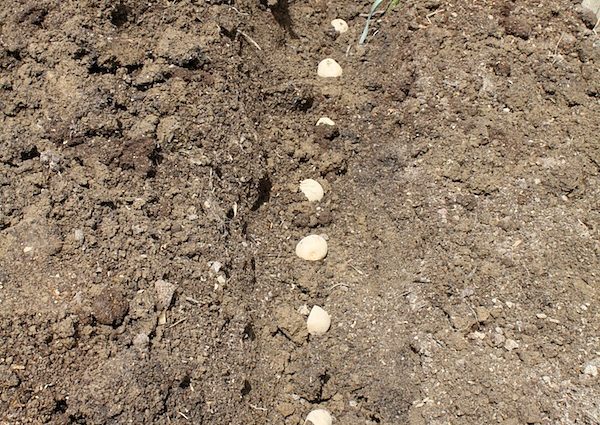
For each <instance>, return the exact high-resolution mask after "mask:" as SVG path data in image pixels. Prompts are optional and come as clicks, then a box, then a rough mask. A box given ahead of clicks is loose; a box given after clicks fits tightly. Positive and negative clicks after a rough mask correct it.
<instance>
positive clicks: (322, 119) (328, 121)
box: [317, 117, 335, 126]
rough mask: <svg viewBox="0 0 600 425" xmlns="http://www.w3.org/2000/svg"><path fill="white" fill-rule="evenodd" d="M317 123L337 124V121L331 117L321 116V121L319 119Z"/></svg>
mask: <svg viewBox="0 0 600 425" xmlns="http://www.w3.org/2000/svg"><path fill="white" fill-rule="evenodd" d="M317 125H332V126H333V125H335V122H333V120H332V119H331V118H328V117H321V118H319V121H317Z"/></svg>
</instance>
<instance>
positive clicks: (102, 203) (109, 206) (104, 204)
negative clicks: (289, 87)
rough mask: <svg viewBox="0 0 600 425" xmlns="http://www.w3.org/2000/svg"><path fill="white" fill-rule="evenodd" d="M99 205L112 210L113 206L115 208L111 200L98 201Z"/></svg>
mask: <svg viewBox="0 0 600 425" xmlns="http://www.w3.org/2000/svg"><path fill="white" fill-rule="evenodd" d="M100 206H101V207H108V208H110V209H111V210H114V209H115V208H117V206H116V205H115V203H114V202H113V201H102V202H100Z"/></svg>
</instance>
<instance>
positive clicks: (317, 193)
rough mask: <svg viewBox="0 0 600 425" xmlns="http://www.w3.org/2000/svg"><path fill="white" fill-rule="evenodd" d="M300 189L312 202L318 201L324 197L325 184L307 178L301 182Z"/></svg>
mask: <svg viewBox="0 0 600 425" xmlns="http://www.w3.org/2000/svg"><path fill="white" fill-rule="evenodd" d="M300 191H301V192H302V193H304V196H306V199H308V200H309V201H310V202H318V201H320V200H321V199H323V196H324V195H325V192H324V191H323V186H321V184H320V183H319V182H318V181H316V180H313V179H306V180H302V181H301V182H300Z"/></svg>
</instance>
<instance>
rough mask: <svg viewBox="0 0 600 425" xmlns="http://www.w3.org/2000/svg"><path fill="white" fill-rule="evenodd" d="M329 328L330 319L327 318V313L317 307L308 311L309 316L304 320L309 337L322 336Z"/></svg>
mask: <svg viewBox="0 0 600 425" xmlns="http://www.w3.org/2000/svg"><path fill="white" fill-rule="evenodd" d="M330 326H331V317H330V316H329V313H327V312H326V311H325V310H323V309H322V308H321V307H319V306H318V305H315V306H314V307H313V308H312V309H311V310H310V314H309V315H308V319H307V320H306V327H307V329H308V333H309V334H311V335H323V334H325V333H326V332H327V331H328V330H329V327H330Z"/></svg>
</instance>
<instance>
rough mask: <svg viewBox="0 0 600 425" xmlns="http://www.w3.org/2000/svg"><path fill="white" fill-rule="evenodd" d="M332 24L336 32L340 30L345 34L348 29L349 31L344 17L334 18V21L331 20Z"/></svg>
mask: <svg viewBox="0 0 600 425" xmlns="http://www.w3.org/2000/svg"><path fill="white" fill-rule="evenodd" d="M331 26H332V27H333V29H335V31H336V32H339V33H340V34H343V33H345V32H346V31H348V23H347V22H346V21H344V20H343V19H339V18H338V19H334V20H333V21H331Z"/></svg>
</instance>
